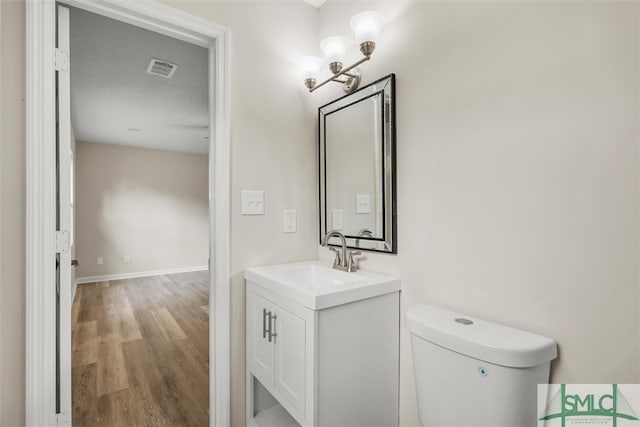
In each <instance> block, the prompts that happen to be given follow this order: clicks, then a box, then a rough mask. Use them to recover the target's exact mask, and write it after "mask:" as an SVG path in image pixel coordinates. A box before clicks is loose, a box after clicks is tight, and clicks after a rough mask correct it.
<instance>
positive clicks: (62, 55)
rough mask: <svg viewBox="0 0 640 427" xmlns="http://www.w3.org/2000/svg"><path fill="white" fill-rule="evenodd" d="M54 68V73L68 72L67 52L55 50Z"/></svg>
mask: <svg viewBox="0 0 640 427" xmlns="http://www.w3.org/2000/svg"><path fill="white" fill-rule="evenodd" d="M55 68H56V71H69V52H67V51H66V50H62V49H58V48H56V53H55Z"/></svg>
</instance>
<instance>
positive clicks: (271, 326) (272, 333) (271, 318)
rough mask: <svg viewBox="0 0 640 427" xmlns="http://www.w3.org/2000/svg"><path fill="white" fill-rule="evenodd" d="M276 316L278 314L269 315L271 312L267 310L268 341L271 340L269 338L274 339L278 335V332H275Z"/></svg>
mask: <svg viewBox="0 0 640 427" xmlns="http://www.w3.org/2000/svg"><path fill="white" fill-rule="evenodd" d="M277 318H278V316H276V315H275V314H274V315H271V312H269V342H271V340H272V339H273V340H274V341H275V339H276V336H278V334H277V333H276V319H277ZM271 321H273V324H271Z"/></svg>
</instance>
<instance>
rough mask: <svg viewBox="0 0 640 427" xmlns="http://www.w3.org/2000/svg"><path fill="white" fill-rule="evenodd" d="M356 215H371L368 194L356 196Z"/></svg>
mask: <svg viewBox="0 0 640 427" xmlns="http://www.w3.org/2000/svg"><path fill="white" fill-rule="evenodd" d="M356 213H357V214H368V213H371V196H369V195H368V194H356Z"/></svg>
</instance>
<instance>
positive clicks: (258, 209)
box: [241, 190, 264, 215]
mask: <svg viewBox="0 0 640 427" xmlns="http://www.w3.org/2000/svg"><path fill="white" fill-rule="evenodd" d="M241 200H242V215H264V191H248V190H243V191H242V193H241Z"/></svg>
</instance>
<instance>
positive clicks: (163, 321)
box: [151, 307, 187, 342]
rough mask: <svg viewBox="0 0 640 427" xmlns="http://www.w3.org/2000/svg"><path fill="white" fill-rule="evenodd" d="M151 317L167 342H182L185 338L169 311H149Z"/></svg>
mask: <svg viewBox="0 0 640 427" xmlns="http://www.w3.org/2000/svg"><path fill="white" fill-rule="evenodd" d="M151 315H152V316H153V319H154V320H155V321H156V323H157V324H158V326H159V327H160V331H161V332H162V336H163V337H164V339H165V340H167V342H171V341H175V340H183V339H185V338H187V336H186V335H185V333H184V331H183V330H182V328H180V325H178V322H176V319H174V318H173V316H172V315H171V313H169V310H167V308H166V307H162V308H161V309H160V310H151Z"/></svg>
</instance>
